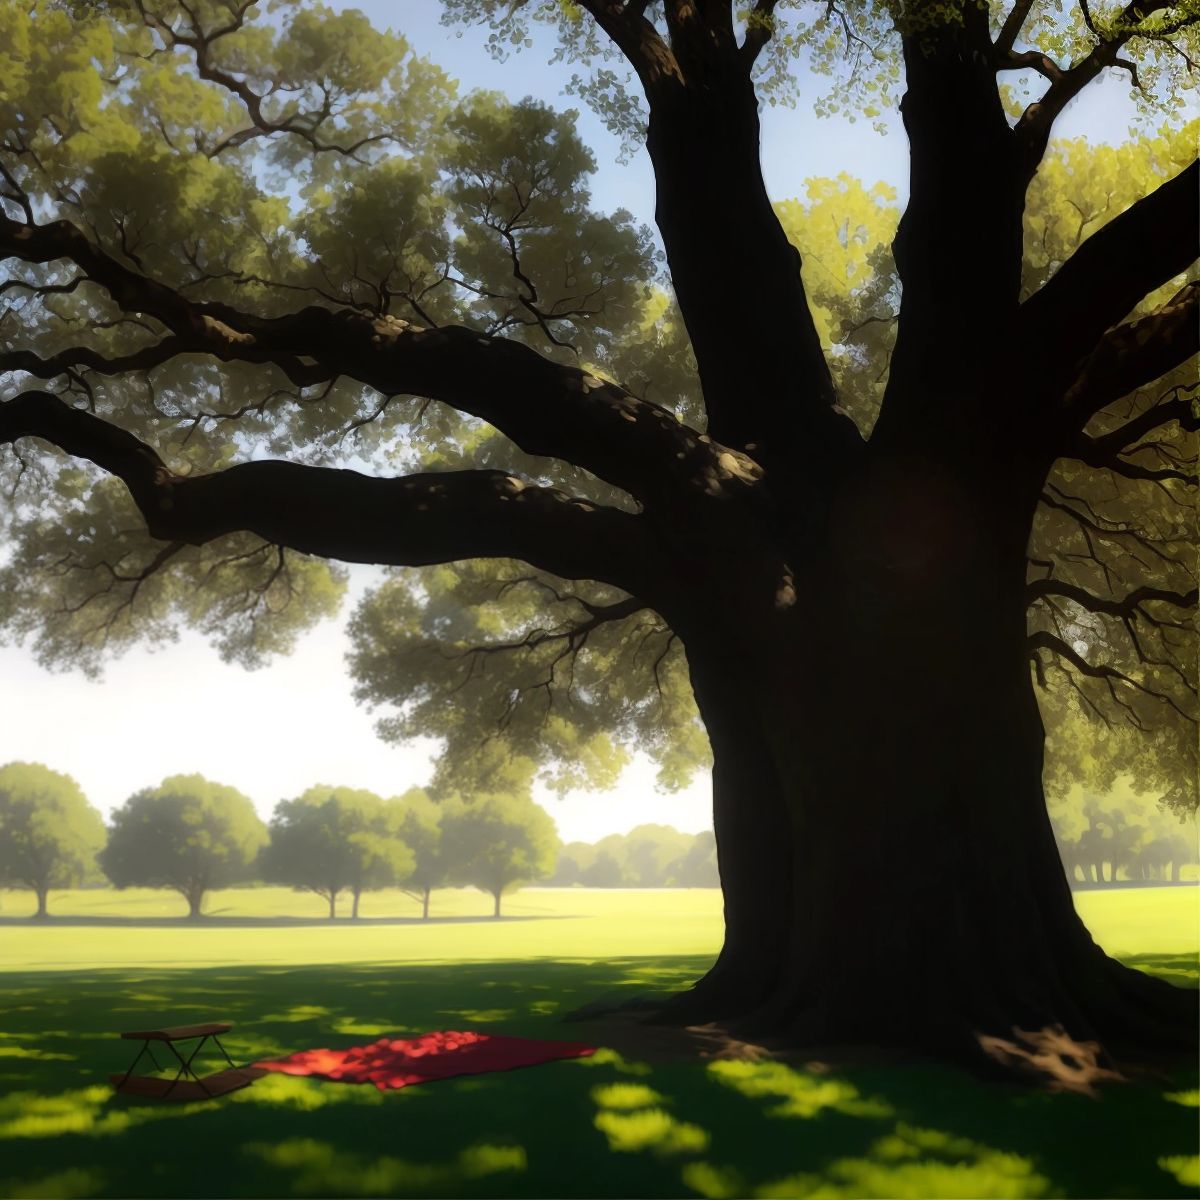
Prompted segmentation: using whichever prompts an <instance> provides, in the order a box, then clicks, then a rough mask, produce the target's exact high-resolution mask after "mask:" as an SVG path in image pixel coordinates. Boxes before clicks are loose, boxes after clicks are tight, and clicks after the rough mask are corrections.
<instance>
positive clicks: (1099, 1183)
mask: <svg viewBox="0 0 1200 1200" xmlns="http://www.w3.org/2000/svg"><path fill="white" fill-rule="evenodd" d="M434 899H435V908H434V912H435V913H438V912H440V913H443V914H445V915H447V917H448V918H449V919H447V920H445V921H435V922H431V923H429V924H424V923H422V922H420V921H419V920H417V921H409V920H406V919H404V918H406V917H413V916H414V915H415V914H416V913H417V910H416V907H415V905H414V904H413V902H412V901H411V900H408V899H405V898H401V897H398V896H388V895H379V896H373V897H371V900H370V901H369V903H367V904H365V905H364V912H365V914H366V915H367V917H368V918H372V919H368V920H366V921H363V922H360V923H359V924H358V925H357V926H355V925H352V924H351V923H350V922H349V921H346V922H340V921H339V922H338V923H337V925H330V924H329V923H328V922H324V921H321V920H319V918H320V916H321V905H320V902H319V901H316V903H315V909H316V911H314V912H308V913H307V922H311V923H282V922H280V923H273V922H272V921H271V920H270V918H271V916H272V914H273V913H286V914H288V915H289V916H292V917H297V918H300V921H301V922H304V917H303V915H302V914H303V913H304V912H305V910H304V909H303V907H302V906H303V905H305V904H306V903H311V902H312V901H313V898H312V897H304V896H299V895H295V894H293V893H289V892H283V891H279V890H276V889H246V890H244V891H229V892H219V893H214V895H213V896H212V898H211V899H210V903H209V911H210V913H212V914H213V915H212V920H211V921H210V922H208V923H206V924H205V926H204V927H201V928H195V927H191V926H189V924H188V923H187V922H186V921H180V922H176V921H175V920H174V918H176V917H178V916H179V915H180V913H179V908H180V907H182V904H181V902H177V901H175V900H173V899H171V898H169V897H167V896H166V894H165V893H123V894H116V893H105V892H87V893H73V894H63V895H62V896H61V897H55V898H54V900H53V901H52V911H56V912H58V913H60V914H61V919H60V922H54V921H51V922H50V923H48V924H46V923H42V924H32V923H30V924H25V923H23V922H19V921H17V920H14V921H13V922H12V923H9V921H7V920H3V919H0V1194H3V1195H11V1196H63V1197H83V1196H291V1195H296V1196H307V1195H346V1196H361V1195H449V1196H697V1195H699V1196H706V1197H713V1198H714V1200H715V1198H719V1197H727V1196H739V1195H761V1196H801V1195H803V1196H819V1197H821V1198H822V1200H832V1198H835V1197H856V1196H891V1197H914V1198H918V1197H919V1198H930V1200H932V1198H933V1197H939V1196H940V1197H964V1198H965V1197H1040V1196H1075V1197H1101V1196H1143V1197H1166V1196H1183V1195H1194V1194H1195V1193H1196V1187H1197V1184H1200V1158H1198V1157H1197V1149H1198V1146H1197V1132H1196V1117H1197V1111H1196V1110H1197V1105H1198V1104H1200V1090H1197V1079H1196V1074H1195V1072H1194V1071H1193V1072H1190V1073H1184V1074H1179V1075H1176V1076H1175V1077H1174V1078H1172V1079H1170V1080H1165V1079H1164V1080H1163V1081H1161V1082H1155V1083H1149V1082H1139V1083H1134V1084H1127V1085H1122V1086H1118V1087H1113V1088H1109V1089H1107V1090H1106V1091H1105V1092H1104V1093H1103V1094H1102V1096H1101V1097H1100V1098H1099V1099H1090V1098H1088V1097H1085V1096H1078V1095H1051V1094H1047V1093H1041V1092H1028V1091H1023V1090H1019V1089H1015V1088H1012V1087H1001V1086H998V1085H994V1084H993V1085H985V1084H981V1083H980V1082H978V1081H976V1080H975V1079H973V1078H971V1077H969V1076H966V1075H964V1074H962V1073H960V1072H958V1071H955V1070H952V1069H949V1068H943V1067H936V1066H930V1065H927V1064H911V1063H910V1064H895V1065H891V1066H884V1067H880V1066H875V1067H869V1068H868V1067H857V1066H855V1067H841V1068H836V1069H833V1070H830V1069H828V1068H826V1067H824V1066H823V1065H822V1064H805V1063H803V1062H797V1063H793V1064H784V1063H780V1062H771V1061H765V1062H757V1063H750V1062H736V1063H735V1062H729V1061H723V1060H708V1061H704V1060H694V1059H691V1060H689V1059H679V1058H675V1059H671V1058H662V1057H660V1056H655V1055H653V1054H649V1053H648V1054H646V1055H644V1056H642V1055H639V1054H638V1053H636V1052H632V1051H630V1049H629V1048H628V1047H624V1046H623V1047H622V1050H623V1053H618V1052H617V1051H616V1050H613V1049H602V1050H601V1052H600V1053H599V1054H597V1055H596V1056H595V1057H593V1058H591V1059H582V1060H577V1061H571V1062H560V1063H553V1064H550V1065H547V1066H543V1067H537V1068H534V1069H530V1070H525V1071H516V1072H511V1073H507V1074H495V1075H485V1076H479V1077H476V1078H467V1079H461V1080H450V1081H445V1082H441V1083H436V1084H429V1085H425V1086H421V1087H416V1088H410V1089H405V1090H403V1091H400V1092H389V1093H387V1094H381V1093H379V1092H377V1091H376V1090H375V1089H374V1088H371V1087H361V1086H353V1085H345V1084H336V1083H328V1082H321V1081H317V1080H312V1079H301V1078H292V1077H285V1076H268V1077H267V1078H265V1079H262V1080H259V1081H258V1082H257V1083H255V1085H254V1086H253V1087H251V1088H249V1089H247V1090H245V1091H242V1092H238V1093H235V1094H233V1095H231V1096H228V1097H226V1098H224V1099H222V1100H220V1101H216V1102H210V1103H207V1104H194V1105H184V1106H178V1107H175V1106H158V1107H155V1106H147V1105H141V1104H136V1103H133V1102H130V1101H128V1100H125V1099H123V1098H114V1097H113V1096H112V1094H111V1091H110V1089H109V1088H108V1087H107V1086H106V1085H105V1080H106V1077H107V1074H108V1073H109V1072H110V1071H113V1070H119V1069H122V1068H123V1067H124V1066H126V1065H127V1063H126V1059H127V1058H128V1057H130V1056H131V1055H130V1054H129V1053H128V1052H129V1050H130V1045H129V1043H122V1042H120V1041H119V1040H118V1039H116V1038H115V1037H114V1036H113V1033H114V1032H115V1031H117V1030H119V1029H122V1028H128V1027H134V1026H137V1025H144V1024H151V1023H157V1022H160V1021H161V1022H169V1023H180V1022H185V1021H188V1020H193V1019H200V1018H205V1017H207V1018H224V1019H229V1020H232V1021H235V1022H236V1023H237V1028H236V1029H235V1031H234V1033H233V1034H232V1035H231V1036H230V1037H229V1039H228V1040H227V1044H228V1046H229V1049H230V1051H231V1053H233V1055H234V1057H235V1058H236V1059H238V1060H239V1061H252V1060H253V1059H255V1058H259V1057H263V1056H267V1055H272V1054H280V1053H288V1052H290V1051H292V1050H297V1049H303V1048H309V1047H315V1046H350V1045H355V1044H359V1043H362V1042H366V1041H371V1040H373V1039H374V1038H375V1037H378V1036H380V1035H382V1034H385V1033H393V1032H394V1033H396V1034H397V1035H399V1036H404V1035H407V1034H412V1033H418V1032H422V1031H426V1030H431V1029H452V1028H481V1029H488V1030H491V1031H495V1032H505V1033H512V1034H518V1035H523V1036H531V1037H543V1038H551V1039H555V1038H565V1039H570V1040H579V1039H587V1038H589V1037H592V1036H593V1033H591V1032H589V1026H588V1025H587V1024H564V1023H563V1022H562V1021H561V1019H560V1018H561V1015H562V1014H563V1013H564V1012H567V1011H570V1010H571V1009H572V1008H575V1007H577V1006H579V1005H580V1004H583V1003H586V1002H587V1001H591V1000H595V999H597V998H598V997H604V996H609V997H612V996H619V995H631V994H634V993H635V992H638V991H644V990H653V989H663V988H674V987H678V986H682V985H683V984H685V983H686V982H688V981H689V980H690V979H692V978H694V977H695V976H696V975H697V974H699V973H700V972H701V971H703V969H704V967H705V966H706V964H707V962H708V961H709V960H710V959H711V955H712V953H713V950H714V949H715V948H716V945H717V943H718V941H719V917H720V897H719V894H718V893H716V892H705V891H694V892H689V891H651V892H605V891H595V892H592V891H581V890H573V889H566V890H562V891H552V890H530V891H526V892H523V893H519V894H517V895H515V896H513V897H511V898H510V899H509V900H508V901H506V909H507V913H508V914H509V916H508V919H505V920H502V921H499V922H497V921H493V920H492V919H491V918H490V917H488V916H487V915H486V914H487V912H488V905H489V900H488V898H487V897H485V896H482V895H480V894H478V893H471V892H462V893H445V894H442V893H439V894H437V895H436V896H435V898H434ZM27 900H28V898H27V897H18V895H17V894H15V893H5V894H3V896H0V918H18V917H19V915H20V914H21V913H22V912H24V911H31V907H30V906H28V905H27V904H26V901H27ZM1077 900H1078V903H1079V906H1080V909H1081V911H1082V912H1083V913H1084V916H1085V919H1087V920H1088V921H1089V923H1090V924H1091V925H1092V928H1093V930H1094V932H1095V933H1096V936H1097V938H1098V940H1100V941H1101V942H1102V943H1103V944H1105V945H1106V946H1107V947H1108V948H1109V949H1110V950H1112V951H1113V952H1116V953H1119V954H1121V955H1122V956H1124V957H1127V958H1129V959H1131V960H1133V961H1135V962H1137V963H1138V964H1139V965H1141V966H1142V967H1143V968H1145V969H1149V970H1155V971H1158V972H1162V973H1166V974H1169V975H1171V976H1172V977H1173V978H1174V979H1176V980H1179V981H1183V980H1185V979H1187V980H1190V981H1191V982H1192V983H1193V985H1194V983H1195V981H1196V977H1197V965H1196V956H1197V951H1198V949H1200V928H1198V924H1200V909H1198V905H1200V891H1197V890H1196V889H1193V888H1150V889H1136V890H1121V891H1114V892H1088V893H1083V894H1081V895H1079V897H1078V898H1077ZM155 905H158V906H160V908H161V911H157V912H155V911H153V909H154V906H155ZM127 906H128V907H127ZM121 911H125V912H136V913H137V914H138V916H139V918H140V920H143V921H145V920H151V921H153V920H155V918H157V919H158V921H160V922H163V923H161V924H149V925H144V924H143V925H139V924H131V923H128V922H127V921H123V920H121V919H120V917H119V916H118V915H117V914H118V913H119V912H121ZM597 1040H600V1039H597ZM601 1044H603V1043H602V1042H601Z"/></svg>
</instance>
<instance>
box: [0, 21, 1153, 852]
mask: <svg viewBox="0 0 1200 1200" xmlns="http://www.w3.org/2000/svg"><path fill="white" fill-rule="evenodd" d="M333 3H334V6H335V7H358V8H361V9H363V10H364V11H365V12H366V13H367V14H368V16H369V17H370V18H371V19H372V21H373V22H374V23H375V24H376V25H378V26H379V27H381V28H382V27H387V26H392V27H396V28H397V29H398V30H399V31H400V32H403V33H404V34H405V35H406V36H407V37H408V38H409V40H410V41H411V43H412V44H413V46H414V47H415V48H416V49H417V50H418V51H419V52H421V53H423V54H425V55H427V56H428V57H430V58H432V59H433V60H434V61H435V62H438V63H439V64H441V65H442V66H444V67H445V68H446V69H447V70H448V71H449V72H450V73H451V74H453V75H454V76H456V77H457V78H459V79H460V80H461V82H462V86H463V90H464V91H465V90H469V89H470V88H472V87H486V88H493V89H499V90H501V91H504V92H506V93H508V94H509V95H510V96H511V97H512V98H514V99H520V98H522V97H524V96H526V95H533V96H535V97H538V98H540V99H542V100H545V101H547V102H550V103H553V104H557V105H560V106H570V107H578V103H577V102H575V101H568V100H566V99H564V98H563V97H562V96H561V94H560V93H561V91H562V89H563V86H564V84H565V83H566V82H567V80H568V79H569V77H570V75H571V73H572V71H573V68H567V67H562V66H557V67H555V66H550V65H548V64H547V59H548V58H549V57H550V54H551V52H552V49H553V47H552V46H550V45H549V44H548V42H547V41H546V40H545V39H544V38H543V39H542V41H541V42H540V43H539V44H535V46H534V47H533V48H532V49H530V50H526V51H522V52H520V53H518V54H515V55H514V56H513V57H512V58H511V59H510V60H509V61H508V62H506V63H497V62H496V61H494V60H493V59H491V58H490V57H489V55H488V53H487V51H486V49H485V45H484V43H485V36H486V35H485V34H483V33H481V32H480V31H478V30H467V31H464V33H463V36H462V37H456V36H455V34H454V33H453V32H451V31H449V30H446V29H444V28H442V27H441V25H440V24H439V15H440V8H441V6H440V4H438V3H437V0H365V2H364V0H358V3H357V4H353V5H350V4H345V5H343V4H341V3H339V2H338V0H333ZM1128 92H1129V89H1128V83H1127V77H1125V76H1124V75H1117V76H1114V77H1113V78H1111V79H1109V80H1107V81H1105V82H1104V83H1103V85H1101V86H1094V87H1093V88H1091V89H1089V90H1088V91H1087V92H1086V93H1085V94H1084V95H1083V96H1082V97H1081V98H1080V100H1079V101H1078V102H1077V103H1076V104H1075V105H1074V106H1073V108H1072V109H1071V110H1070V111H1068V113H1067V114H1066V115H1065V116H1064V118H1063V121H1062V122H1061V126H1060V135H1061V136H1079V135H1081V134H1082V135H1085V136H1089V137H1090V138H1091V139H1092V140H1097V141H1098V140H1108V139H1109V138H1110V137H1114V138H1116V139H1120V138H1123V137H1124V136H1126V129H1127V127H1128V125H1129V123H1130V119H1131V117H1132V113H1133V108H1132V105H1131V104H1130V102H1129V99H1128ZM580 128H581V131H582V133H583V136H584V140H585V141H586V142H587V143H588V144H589V145H590V146H591V147H592V148H593V150H594V151H595V153H596V158H597V161H598V164H599V171H598V173H597V176H596V177H595V179H594V180H593V201H594V203H595V204H596V206H597V207H599V208H601V209H604V210H607V211H611V210H612V209H615V208H618V207H624V208H628V209H629V210H630V211H631V212H633V213H634V215H635V216H637V217H638V218H639V219H640V220H642V221H645V222H647V223H650V222H651V221H652V218H653V208H654V200H653V195H654V189H653V181H652V179H651V176H650V172H649V169H648V167H647V165H646V162H645V156H644V154H642V155H639V156H638V157H637V158H636V159H635V160H634V161H633V162H632V163H630V164H628V165H620V164H618V163H617V161H616V159H617V151H618V147H617V144H616V142H615V140H614V139H613V138H612V137H611V136H610V135H609V134H608V133H607V132H606V131H605V130H604V129H603V127H602V126H601V125H600V123H599V122H598V121H597V120H596V119H595V118H594V117H593V116H592V115H591V114H590V113H588V112H581V115H580ZM905 149H906V144H905V139H904V136H903V133H902V131H900V130H899V125H898V123H896V124H895V125H894V127H893V131H892V132H891V133H890V134H889V135H888V136H880V135H879V134H876V133H874V132H873V131H872V130H871V128H870V126H869V125H868V124H867V123H865V122H858V123H856V124H850V123H849V122H847V121H845V120H836V119H827V120H818V119H817V118H816V117H814V116H813V115H812V114H811V112H810V111H808V109H807V108H806V107H805V106H804V104H803V103H802V104H801V105H800V106H799V107H797V108H796V109H767V110H766V111H765V115H764V120H763V162H764V171H765V175H766V179H767V184H768V189H769V191H770V193H771V195H772V197H773V198H775V199H787V198H790V197H794V196H801V195H803V192H804V180H805V179H807V178H811V177H814V176H829V175H835V174H837V173H838V172H839V171H849V172H851V173H852V174H855V175H857V176H859V177H861V178H863V179H864V180H866V181H868V182H873V181H875V180H877V179H882V180H886V181H887V182H888V183H890V184H892V185H893V186H895V187H896V188H897V190H898V192H899V193H900V196H901V198H903V196H904V194H905V192H906V187H905V173H906V158H905ZM353 576H354V579H355V588H356V590H359V589H361V587H362V586H364V585H365V583H366V582H367V581H368V580H369V579H370V577H371V575H370V572H369V571H366V570H362V569H356V571H355V572H354V573H353ZM341 624H342V623H341V621H340V620H339V621H336V622H332V623H329V624H326V625H324V626H322V627H321V628H320V629H318V630H317V631H315V632H314V633H312V634H311V635H309V636H308V637H306V638H305V639H304V640H303V641H302V643H301V645H300V647H299V648H298V649H297V651H296V653H295V654H293V655H292V656H290V657H289V658H285V659H281V660H279V661H278V662H276V663H275V664H274V665H272V666H271V667H269V668H267V669H265V670H262V671H259V672H255V673H253V674H248V673H246V672H245V671H243V670H241V669H240V668H236V667H230V666H226V665H224V664H223V663H221V662H220V660H219V659H218V658H217V656H216V654H215V652H214V651H212V650H211V649H210V648H209V647H208V646H207V645H205V644H204V643H203V642H202V641H201V640H200V639H199V638H196V637H190V636H189V637H185V638H183V639H182V640H181V641H180V643H178V644H177V645H174V646H169V647H166V648H163V649H160V650H159V651H158V652H156V653H150V652H149V651H145V650H136V651H134V652H132V653H130V654H128V655H126V656H125V657H124V658H122V659H121V660H119V661H117V662H116V663H114V664H113V665H112V666H111V667H110V668H109V670H108V672H107V675H106V679H105V682H103V683H101V684H97V683H89V682H88V681H86V680H84V679H82V678H81V677H79V676H77V675H69V674H68V675H50V674H48V673H47V672H45V671H43V670H41V669H40V668H39V667H38V666H37V664H36V663H35V662H34V661H33V658H32V655H31V654H30V653H29V652H28V651H26V650H21V649H19V648H7V649H5V648H0V678H2V679H3V681H4V684H3V687H2V688H0V763H3V762H7V761H10V760H14V759H17V760H26V761H30V760H32V761H40V762H44V763H46V764H47V765H48V766H51V767H54V768H55V769H57V770H63V771H67V772H68V773H70V774H72V775H74V776H75V778H76V779H78V780H79V782H80V783H81V784H82V786H83V788H84V791H85V792H86V793H87V794H88V795H89V797H90V798H91V799H92V801H93V802H94V803H97V804H98V805H100V806H101V807H102V808H104V809H106V810H107V809H109V808H111V807H112V806H113V805H115V804H118V803H120V802H121V801H122V800H124V799H125V798H126V797H127V796H129V795H130V794H131V793H132V792H133V791H135V790H137V789H138V788H140V787H144V786H146V785H149V784H154V783H157V782H158V781H159V780H160V779H161V778H163V776H165V775H168V774H175V773H179V772H192V771H198V772H200V773H202V774H205V775H208V776H209V777H210V778H213V779H217V780H220V781H221V782H224V783H229V784H232V785H233V786H235V787H238V788H240V789H241V790H243V791H244V792H246V793H247V794H248V795H249V796H250V797H251V798H252V799H253V800H254V801H255V803H256V804H257V806H258V807H259V809H260V811H262V812H263V814H264V815H266V814H267V813H269V811H270V808H271V806H272V805H273V804H274V803H275V801H276V800H278V799H281V798H283V797H285V796H291V795H296V794H298V793H299V792H300V791H302V790H303V789H304V788H306V787H308V786H309V785H310V784H313V783H318V782H324V783H340V784H346V785H350V786H356V787H365V788H370V789H372V790H374V791H377V792H380V793H382V794H384V795H393V794H395V793H397V792H400V791H403V790H404V789H405V788H407V787H409V786H411V785H412V784H419V783H422V782H424V780H425V779H426V778H427V776H428V773H429V769H430V768H429V759H428V756H427V753H426V751H425V750H423V749H421V748H416V749H406V750H397V749H395V748H393V747H389V746H385V745H384V744H383V743H381V742H380V741H379V740H378V739H377V738H376V737H375V735H374V733H373V729H372V721H373V718H372V717H371V716H370V715H368V714H367V713H366V712H364V711H363V710H362V709H360V708H357V707H356V706H355V705H354V703H353V701H352V700H351V698H350V685H349V681H348V680H347V678H346V676H345V671H344V666H343V662H342V656H343V654H344V653H345V651H346V649H347V644H346V640H345V637H344V635H343V633H342V629H341ZM545 804H546V807H547V809H548V810H549V812H550V813H551V815H552V816H553V817H554V818H555V820H556V821H557V823H558V825H559V829H560V833H561V834H562V835H563V836H564V838H566V839H567V840H572V839H577V838H578V839H583V840H588V841H591V840H595V839H597V838H599V837H602V836H603V835H604V834H606V833H610V832H615V831H626V830H628V829H630V828H632V826H634V825H636V824H640V823H642V822H645V821H656V822H662V823H666V824H673V825H675V826H677V827H678V828H680V829H684V830H687V831H698V830H700V829H703V828H708V827H709V825H710V821H711V811H710V792H709V787H708V782H707V780H706V779H700V780H698V781H697V782H696V783H695V784H694V785H693V786H692V787H691V788H690V789H688V790H687V791H686V792H684V793H682V794H680V795H678V796H659V795H657V794H656V793H654V791H653V777H652V771H651V770H650V769H649V768H648V766H647V765H646V764H644V763H642V764H639V765H638V766H636V767H635V768H633V769H632V770H631V771H629V772H627V774H626V777H625V778H624V779H623V781H622V784H621V786H620V787H619V788H618V789H617V790H616V791H615V792H612V793H608V794H603V795H574V796H571V797H568V798H567V799H565V800H558V799H553V798H546V799H545Z"/></svg>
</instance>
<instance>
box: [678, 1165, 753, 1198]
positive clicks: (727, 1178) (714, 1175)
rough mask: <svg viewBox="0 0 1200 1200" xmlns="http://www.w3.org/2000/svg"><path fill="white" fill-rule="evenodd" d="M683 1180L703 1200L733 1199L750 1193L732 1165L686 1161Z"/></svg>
mask: <svg viewBox="0 0 1200 1200" xmlns="http://www.w3.org/2000/svg"><path fill="white" fill-rule="evenodd" d="M683 1182H684V1183H685V1184H686V1185H687V1186H688V1187H690V1188H691V1189H692V1191H694V1192H699V1193H700V1195H702V1196H704V1197H705V1200H735V1197H738V1196H748V1195H749V1194H750V1192H749V1190H748V1189H747V1187H746V1185H745V1183H744V1182H743V1181H742V1177H741V1176H740V1175H739V1174H738V1173H737V1171H735V1170H734V1169H733V1168H732V1167H714V1166H713V1165H712V1163H706V1162H694V1163H688V1164H687V1166H686V1167H684V1168H683Z"/></svg>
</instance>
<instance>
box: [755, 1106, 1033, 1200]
mask: <svg viewBox="0 0 1200 1200" xmlns="http://www.w3.org/2000/svg"><path fill="white" fill-rule="evenodd" d="M939 1157H940V1158H942V1159H943V1160H950V1161H940V1162H939V1161H937V1159H938V1158H939ZM1050 1191H1051V1187H1050V1182H1049V1180H1047V1179H1045V1178H1044V1177H1043V1176H1041V1175H1038V1174H1037V1173H1036V1172H1035V1171H1034V1169H1033V1163H1032V1162H1031V1161H1030V1160H1029V1159H1027V1158H1022V1157H1021V1156H1020V1155H1017V1154H1009V1153H1006V1152H1004V1151H1001V1150H994V1149H992V1148H991V1147H990V1146H984V1145H980V1144H979V1143H978V1142H972V1141H970V1140H969V1139H967V1138H957V1137H953V1136H951V1135H950V1134H947V1133H943V1132H941V1131H940V1130H936V1129H915V1128H912V1127H910V1126H906V1125H898V1126H897V1127H896V1130H895V1132H894V1133H893V1134H892V1135H890V1136H889V1137H886V1138H882V1139H881V1140H880V1141H878V1142H876V1143H875V1144H874V1145H873V1146H872V1147H871V1150H870V1152H869V1153H868V1155H867V1156H866V1157H864V1158H842V1159H838V1160H836V1161H835V1162H833V1163H830V1165H829V1166H828V1167H826V1168H825V1170H824V1172H823V1173H822V1174H820V1175H816V1174H803V1175H791V1176H788V1177H787V1178H785V1179H777V1180H773V1181H772V1182H770V1183H767V1184H765V1185H763V1186H762V1187H759V1188H757V1189H756V1190H755V1192H754V1195H755V1196H756V1197H762V1198H763V1200H783V1198H785V1197H793V1196H804V1197H805V1198H806V1200H851V1198H853V1197H860V1196H887V1197H889V1198H890V1200H961V1197H963V1196H987V1197H989V1200H1035V1198H1036V1197H1041V1196H1046V1195H1049V1194H1050Z"/></svg>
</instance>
